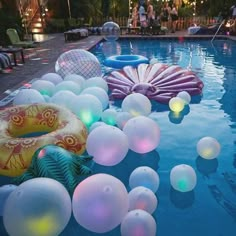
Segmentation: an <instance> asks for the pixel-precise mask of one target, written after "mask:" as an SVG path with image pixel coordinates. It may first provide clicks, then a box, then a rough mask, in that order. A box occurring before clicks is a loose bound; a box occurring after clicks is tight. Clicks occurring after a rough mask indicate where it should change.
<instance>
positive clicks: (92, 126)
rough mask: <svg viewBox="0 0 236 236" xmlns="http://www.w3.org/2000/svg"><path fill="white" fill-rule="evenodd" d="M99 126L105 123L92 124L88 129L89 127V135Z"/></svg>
mask: <svg viewBox="0 0 236 236" xmlns="http://www.w3.org/2000/svg"><path fill="white" fill-rule="evenodd" d="M101 125H107V124H106V123H104V122H102V121H97V122H95V123H93V124H92V125H91V126H90V127H89V133H90V132H92V131H93V130H94V129H96V128H97V127H99V126H101Z"/></svg>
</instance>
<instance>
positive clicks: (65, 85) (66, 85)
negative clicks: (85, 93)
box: [55, 81, 82, 95]
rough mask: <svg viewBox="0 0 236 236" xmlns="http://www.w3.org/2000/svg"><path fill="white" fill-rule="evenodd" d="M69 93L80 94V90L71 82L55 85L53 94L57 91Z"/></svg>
mask: <svg viewBox="0 0 236 236" xmlns="http://www.w3.org/2000/svg"><path fill="white" fill-rule="evenodd" d="M63 90H66V91H71V92H72V93H74V94H77V95H78V94H80V92H81V90H82V88H81V87H80V86H79V85H78V84H77V83H76V82H73V81H62V82H61V83H59V84H57V85H56V87H55V93H56V92H59V91H63Z"/></svg>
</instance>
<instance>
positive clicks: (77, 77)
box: [64, 74, 85, 89]
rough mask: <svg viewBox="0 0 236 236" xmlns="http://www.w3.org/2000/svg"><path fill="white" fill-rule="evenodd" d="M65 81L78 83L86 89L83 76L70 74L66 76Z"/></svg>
mask: <svg viewBox="0 0 236 236" xmlns="http://www.w3.org/2000/svg"><path fill="white" fill-rule="evenodd" d="M64 80H65V81H73V82H76V83H77V84H78V85H79V86H80V88H82V89H83V88H84V85H85V79H84V77H83V76H81V75H76V74H69V75H66V76H65V78H64Z"/></svg>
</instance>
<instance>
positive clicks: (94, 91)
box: [81, 87, 109, 110]
mask: <svg viewBox="0 0 236 236" xmlns="http://www.w3.org/2000/svg"><path fill="white" fill-rule="evenodd" d="M81 94H91V95H94V96H95V97H97V98H98V99H99V100H100V102H101V103H102V108H103V110H105V109H106V108H107V107H108V104H109V97H108V94H107V93H106V92H105V90H104V89H102V88H99V87H88V88H85V89H84V90H83V91H82V92H81Z"/></svg>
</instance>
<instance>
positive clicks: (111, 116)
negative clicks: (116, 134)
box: [101, 108, 117, 125]
mask: <svg viewBox="0 0 236 236" xmlns="http://www.w3.org/2000/svg"><path fill="white" fill-rule="evenodd" d="M116 116H117V111H116V110H115V109H112V108H109V109H106V110H104V111H103V113H102V115H101V119H102V121H103V122H104V123H106V124H108V125H116Z"/></svg>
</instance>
